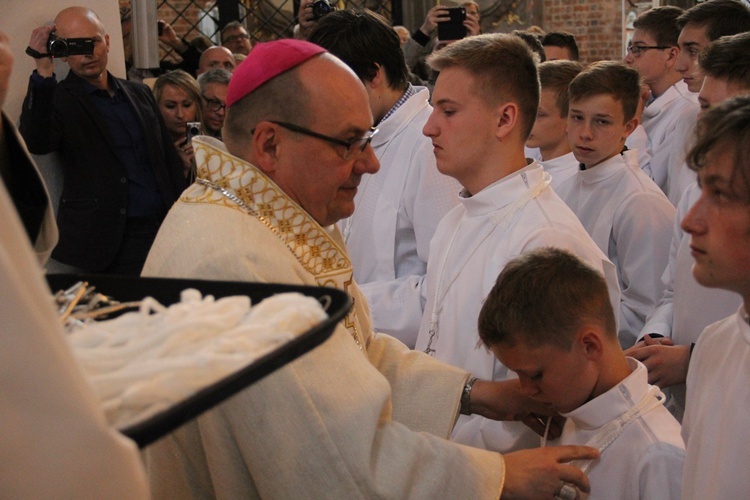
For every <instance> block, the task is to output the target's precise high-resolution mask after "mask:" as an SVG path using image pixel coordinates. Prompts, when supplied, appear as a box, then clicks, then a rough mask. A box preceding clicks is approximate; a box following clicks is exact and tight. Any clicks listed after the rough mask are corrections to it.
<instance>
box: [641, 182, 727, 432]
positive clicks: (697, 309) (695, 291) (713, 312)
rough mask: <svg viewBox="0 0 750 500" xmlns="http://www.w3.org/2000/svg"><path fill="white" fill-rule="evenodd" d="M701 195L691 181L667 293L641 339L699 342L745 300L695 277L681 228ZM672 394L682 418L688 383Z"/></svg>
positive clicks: (680, 214)
mask: <svg viewBox="0 0 750 500" xmlns="http://www.w3.org/2000/svg"><path fill="white" fill-rule="evenodd" d="M700 194H701V191H700V188H699V187H698V185H697V184H692V185H691V186H690V187H689V188H688V189H687V191H685V193H684V194H683V195H682V197H681V199H680V203H679V204H678V205H677V215H676V216H675V221H674V229H673V231H672V244H671V247H670V250H669V264H668V265H667V268H666V269H665V270H664V274H662V277H661V280H662V283H663V284H664V292H663V293H662V296H661V299H660V300H659V303H658V304H657V306H656V308H655V309H654V310H653V311H652V312H651V314H649V315H648V318H646V324H645V325H644V326H643V329H642V330H641V333H640V337H639V338H642V337H643V336H644V335H646V334H647V333H658V334H660V335H663V336H665V337H671V338H672V340H673V341H674V343H675V344H676V345H690V344H692V343H695V342H697V341H698V335H700V333H701V332H702V331H703V329H704V328H706V327H707V326H708V325H710V324H711V323H713V322H715V321H718V320H720V319H722V318H726V317H727V316H729V315H730V314H732V312H733V311H736V310H737V308H738V307H739V306H740V304H741V302H742V301H741V299H740V297H739V295H737V294H736V293H732V292H728V291H726V290H721V289H719V288H706V287H704V286H701V285H699V284H698V282H697V281H695V277H694V276H693V264H694V263H695V260H694V259H693V256H692V255H690V235H689V234H687V233H685V232H684V231H683V230H682V228H681V227H680V223H681V222H682V219H683V218H684V217H685V214H687V212H688V211H689V210H690V208H691V207H692V206H693V204H694V203H695V202H696V200H697V199H698V197H699V196H700ZM669 395H670V396H671V397H670V400H669V402H668V403H667V407H668V408H669V409H670V411H672V413H673V414H674V415H675V417H677V419H678V420H682V415H683V413H684V411H685V385H684V384H680V385H677V386H673V387H670V388H669Z"/></svg>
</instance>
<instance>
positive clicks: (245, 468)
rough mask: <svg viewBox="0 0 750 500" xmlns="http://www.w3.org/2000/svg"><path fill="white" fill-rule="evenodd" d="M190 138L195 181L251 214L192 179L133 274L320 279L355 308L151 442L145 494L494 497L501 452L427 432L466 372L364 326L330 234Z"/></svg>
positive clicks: (334, 234) (441, 426) (363, 311)
mask: <svg viewBox="0 0 750 500" xmlns="http://www.w3.org/2000/svg"><path fill="white" fill-rule="evenodd" d="M193 144H194V147H195V148H196V159H197V163H198V176H199V178H204V179H206V178H207V179H210V180H212V181H220V182H222V186H224V187H225V188H226V189H228V190H230V191H232V192H233V193H234V194H235V195H237V196H238V197H239V198H240V199H242V200H243V201H244V202H245V203H246V204H247V205H248V206H250V207H252V208H253V209H254V210H256V211H258V213H259V214H261V215H262V220H261V218H260V217H258V218H256V217H255V216H253V215H250V214H248V213H247V212H246V211H245V210H243V209H242V208H240V207H239V205H237V204H236V203H235V202H233V201H231V200H229V199H228V198H226V197H224V196H222V195H221V193H220V192H219V191H215V190H213V189H211V188H210V187H206V186H203V185H200V184H197V183H196V184H193V185H192V186H191V187H189V188H188V189H187V190H186V191H185V192H184V193H183V195H182V196H181V197H180V200H179V201H178V202H177V203H176V204H175V205H174V206H173V207H172V209H171V210H170V212H169V214H168V216H167V219H166V220H165V221H164V223H163V225H162V227H161V229H160V231H159V234H158V236H157V238H156V241H155V243H154V246H153V247H152V249H151V252H150V254H149V257H148V259H147V261H146V265H145V267H144V274H148V275H152V276H154V275H158V276H168V277H183V278H184V277H190V278H204V279H213V280H217V279H218V280H236V281H263V282H279V283H289V284H298V285H312V286H315V285H319V284H329V285H331V286H340V287H342V288H344V289H345V290H347V291H348V292H349V293H350V294H352V295H353V297H354V300H355V306H354V307H355V308H354V310H353V312H352V313H350V314H349V315H348V316H347V318H346V319H345V320H344V321H342V322H341V323H340V324H339V327H338V328H337V329H336V331H335V332H334V333H333V335H332V337H331V338H330V339H329V340H327V341H326V342H324V343H323V344H322V345H320V346H319V347H317V348H315V349H313V350H312V351H311V352H309V353H307V354H305V355H304V356H302V357H301V358H299V359H297V360H295V361H293V362H292V363H289V364H288V365H286V366H285V367H283V368H281V369H279V370H277V371H275V372H274V373H272V374H270V375H269V376H267V377H266V378H264V379H263V380H261V381H259V382H257V383H256V384H254V385H252V386H251V387H249V388H247V389H245V390H244V391H241V392H240V393H238V394H236V395H235V396H234V397H232V398H231V399H230V400H228V401H226V402H224V403H222V404H221V405H219V406H218V407H216V408H214V409H212V410H211V411H209V412H207V413H205V414H203V415H202V416H200V417H199V418H198V419H197V420H194V421H191V422H189V423H188V424H186V425H185V426H183V427H182V428H181V429H179V430H177V431H176V432H174V433H172V434H170V435H169V436H168V437H166V438H164V439H162V440H160V441H159V442H158V443H155V444H154V445H153V446H151V447H149V449H148V450H147V452H148V470H149V475H150V479H151V484H152V489H153V492H154V496H155V497H157V498H189V497H201V498H202V497H206V496H210V497H213V496H218V497H224V498H375V497H382V498H406V497H409V498H435V497H437V496H441V495H445V496H448V497H461V496H468V497H476V498H484V497H497V496H498V493H499V490H500V488H501V485H502V481H503V475H504V468H503V467H504V466H503V459H502V457H501V456H500V455H499V454H493V453H489V452H486V451H482V450H474V449H470V448H467V447H461V446H458V445H455V444H453V443H449V442H448V441H446V440H445V439H442V438H440V437H437V436H442V437H447V436H448V434H449V432H450V429H451V427H452V425H453V422H454V421H455V418H456V415H457V413H458V408H459V399H460V394H461V389H462V387H463V384H464V383H465V381H466V379H467V377H468V374H467V373H466V372H464V371H463V370H457V369H455V368H453V367H448V366H446V365H443V364H440V363H436V362H435V361H434V360H432V359H431V358H429V357H428V356H424V355H423V354H420V353H417V352H414V351H411V350H409V349H408V348H406V346H404V345H403V344H401V343H400V342H398V341H397V340H395V339H393V338H392V337H389V336H387V335H381V334H374V333H373V332H372V330H371V328H370V322H369V312H368V308H367V302H366V301H365V300H364V298H363V297H362V295H361V294H360V292H359V289H358V287H357V285H356V283H354V282H353V281H352V279H351V266H350V264H349V260H348V257H347V255H346V251H345V249H344V246H343V239H342V238H341V234H340V233H339V231H338V229H337V228H336V227H335V226H330V227H327V228H322V227H320V226H319V225H318V224H317V223H316V222H315V221H314V220H313V219H312V218H311V217H310V216H309V215H308V214H307V213H306V212H304V210H302V208H300V207H299V205H297V204H296V203H294V202H293V201H292V200H291V199H289V198H288V197H286V196H285V195H284V193H283V192H282V191H281V190H280V189H279V188H278V187H277V186H276V185H275V184H274V183H273V182H272V181H270V179H268V178H267V177H265V176H264V175H263V174H262V173H260V171H259V170H257V169H255V167H253V166H252V165H250V164H248V163H247V162H244V161H242V160H240V159H239V158H236V157H234V156H231V155H230V154H228V153H226V152H225V151H224V150H223V145H222V144H221V143H219V142H218V141H213V140H210V139H208V138H200V139H195V140H194V141H193ZM353 336H354V337H356V338H357V339H358V341H359V342H358V343H359V345H361V346H362V349H360V348H359V347H358V343H355V341H354V340H353V338H352V337H353ZM415 431H422V432H415Z"/></svg>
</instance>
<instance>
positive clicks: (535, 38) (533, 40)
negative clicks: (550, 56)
mask: <svg viewBox="0 0 750 500" xmlns="http://www.w3.org/2000/svg"><path fill="white" fill-rule="evenodd" d="M511 34H512V35H515V36H517V37H518V38H520V39H521V40H523V41H524V42H526V45H528V46H529V48H530V49H531V50H532V51H533V52H534V53H535V54H536V55H538V56H539V62H544V61H546V60H547V55H546V54H545V53H544V47H543V46H542V40H541V37H540V36H539V35H537V34H536V33H531V32H529V31H523V30H513V32H512V33H511Z"/></svg>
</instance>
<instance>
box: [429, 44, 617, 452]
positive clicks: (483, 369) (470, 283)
mask: <svg viewBox="0 0 750 500" xmlns="http://www.w3.org/2000/svg"><path fill="white" fill-rule="evenodd" d="M428 61H429V63H430V65H431V66H432V67H433V68H435V69H437V70H439V71H440V76H439V77H438V79H437V83H436V85H435V91H434V92H433V95H432V103H433V106H434V108H435V109H434V111H433V112H432V115H431V116H430V119H429V120H428V121H427V124H426V125H425V127H424V133H425V135H427V136H428V137H429V138H430V139H431V140H432V145H433V147H434V151H435V157H436V159H437V167H438V169H439V170H440V171H441V172H443V173H444V174H446V175H450V176H451V177H454V178H455V179H456V180H458V181H459V182H460V183H461V185H462V186H463V190H462V191H461V193H460V195H459V202H460V203H459V205H458V206H457V207H456V208H454V209H453V210H451V211H450V212H449V213H448V215H446V216H445V217H444V218H443V220H442V221H441V222H440V225H439V226H438V229H437V230H436V231H435V236H434V237H433V239H432V243H431V244H430V262H429V263H428V266H427V277H426V278H425V282H424V285H423V287H422V290H421V293H422V294H423V295H424V300H425V302H426V303H425V308H424V313H423V314H422V319H421V324H420V328H419V335H418V337H417V346H416V349H417V350H418V351H422V352H426V353H428V354H430V355H431V356H434V357H435V358H436V359H438V360H441V361H444V362H446V363H449V364H451V365H454V366H457V367H460V368H463V369H464V370H467V371H470V372H471V373H472V374H473V375H474V376H475V377H479V378H480V379H487V380H497V381H502V380H506V379H507V378H509V377H510V376H511V375H510V374H509V372H508V369H507V368H506V367H505V366H503V365H502V364H500V363H499V362H498V361H497V360H496V359H495V358H494V356H492V354H491V353H489V352H487V350H486V349H483V348H482V347H481V346H479V345H478V336H477V330H476V319H477V316H478V315H479V308H480V307H481V304H482V301H483V300H484V298H485V296H486V295H487V293H488V292H489V290H490V288H491V287H492V283H493V282H494V280H495V277H496V275H497V273H498V272H500V270H502V268H503V267H504V266H505V263H506V262H507V261H508V260H510V259H511V258H513V257H515V256H517V255H520V254H522V253H523V252H526V251H529V250H531V249H534V248H537V247H540V246H557V247H561V248H567V249H570V250H571V251H572V252H574V253H575V254H577V255H580V256H581V257H582V258H583V259H585V260H586V261H587V262H590V263H591V265H592V266H594V267H596V268H597V269H599V270H602V271H603V272H608V273H609V275H610V278H611V281H610V284H611V286H612V290H611V293H612V297H613V301H614V303H615V304H617V303H618V302H619V295H618V289H617V283H616V276H615V273H614V267H613V265H612V264H611V263H610V262H609V261H608V260H607V258H606V257H605V256H604V254H603V253H602V252H601V251H600V250H599V249H598V248H597V247H596V244H595V243H594V242H593V241H592V240H591V238H590V237H589V236H588V235H587V234H586V231H585V229H584V228H583V227H582V226H581V223H580V222H579V221H578V219H576V217H575V215H574V214H573V213H572V212H571V211H570V209H568V207H566V206H565V204H564V203H563V202H562V200H560V198H558V196H557V195H556V194H555V193H554V191H553V190H552V189H550V187H549V183H550V178H549V174H547V173H545V172H544V170H543V169H542V168H541V166H539V164H538V163H537V162H535V161H531V160H527V159H526V158H525V157H524V151H523V147H524V143H525V142H526V140H527V138H528V135H529V133H530V131H531V128H532V126H533V123H534V118H535V116H536V111H537V106H538V102H539V87H538V84H536V82H538V79H537V71H536V65H535V62H534V57H533V56H532V53H531V52H530V50H529V48H528V46H527V45H526V44H525V42H524V41H523V40H522V39H520V38H519V37H516V36H513V35H502V34H492V35H478V36H476V37H470V38H466V39H464V40H460V41H458V42H454V43H452V44H450V45H448V46H447V47H446V48H444V49H443V50H441V51H440V52H437V53H435V54H434V55H433V56H431V58H430V59H428ZM530 82H531V84H530ZM415 313H417V314H421V313H422V311H421V310H417V311H415ZM453 439H454V440H455V441H457V442H460V443H464V444H469V445H471V446H477V447H482V448H487V449H491V450H497V451H508V450H514V449H519V448H524V447H528V446H531V445H533V444H534V443H536V437H535V436H534V434H533V433H532V432H531V431H530V430H529V429H527V428H526V427H525V426H523V425H522V424H521V423H519V422H495V421H490V420H487V419H486V418H483V417H482V416H481V415H462V416H461V417H460V418H459V421H458V423H457V424H456V427H455V429H454V431H453Z"/></svg>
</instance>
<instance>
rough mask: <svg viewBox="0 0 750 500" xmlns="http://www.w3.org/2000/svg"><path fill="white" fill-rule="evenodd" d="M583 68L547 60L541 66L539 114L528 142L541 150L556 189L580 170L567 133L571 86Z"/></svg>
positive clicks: (574, 63) (529, 145)
mask: <svg viewBox="0 0 750 500" xmlns="http://www.w3.org/2000/svg"><path fill="white" fill-rule="evenodd" d="M581 70H583V66H582V65H581V64H580V63H578V62H575V61H567V60H557V61H545V62H543V63H541V64H540V65H539V83H540V84H541V86H542V90H541V92H540V94H539V111H537V113H536V119H535V120H534V127H533V128H532V129H531V134H530V135H529V138H528V139H527V140H526V147H527V148H539V151H540V153H541V156H542V158H541V160H539V163H540V164H541V165H542V168H544V171H545V172H547V173H548V174H549V175H550V176H551V177H552V183H551V184H550V185H551V186H552V189H556V188H557V187H558V186H559V185H560V184H562V183H563V182H564V181H565V180H566V179H568V178H570V177H572V176H573V175H575V173H576V172H577V171H578V160H576V157H575V156H573V152H572V151H571V150H570V143H569V142H568V134H567V133H566V132H565V130H566V128H567V122H568V85H570V82H571V81H572V80H573V78H575V77H576V76H577V75H578V73H580V72H581Z"/></svg>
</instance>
